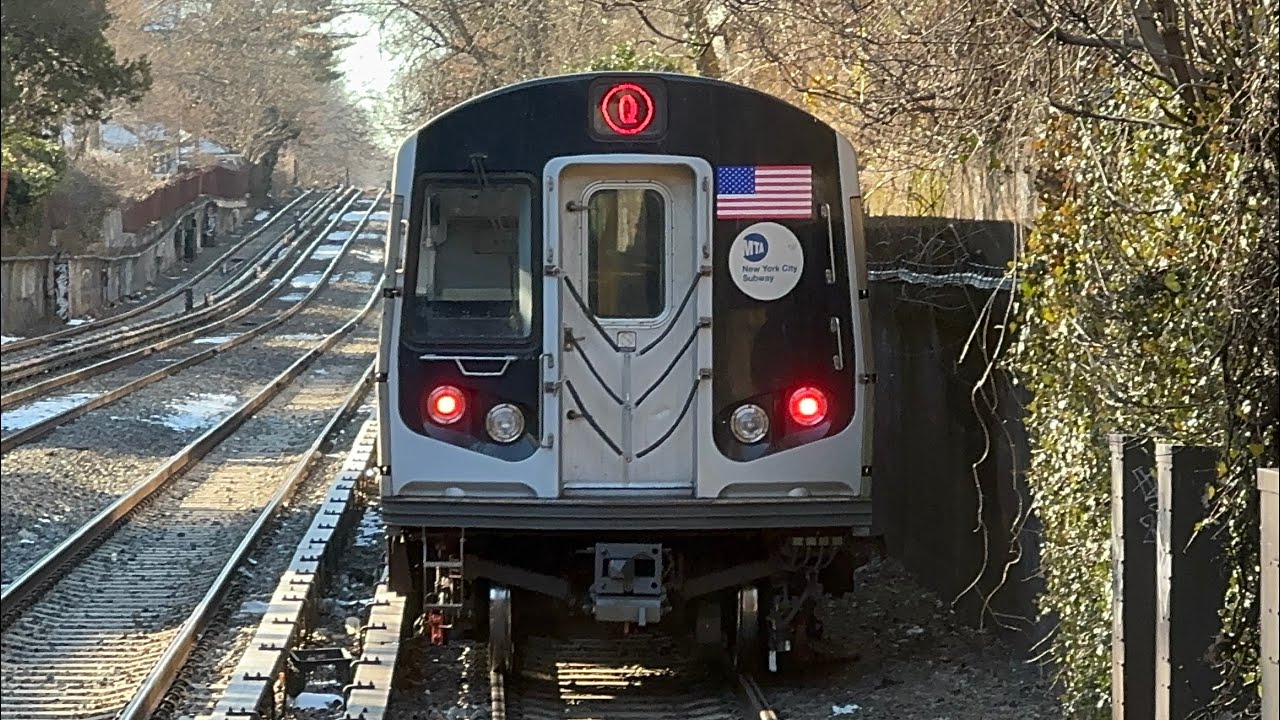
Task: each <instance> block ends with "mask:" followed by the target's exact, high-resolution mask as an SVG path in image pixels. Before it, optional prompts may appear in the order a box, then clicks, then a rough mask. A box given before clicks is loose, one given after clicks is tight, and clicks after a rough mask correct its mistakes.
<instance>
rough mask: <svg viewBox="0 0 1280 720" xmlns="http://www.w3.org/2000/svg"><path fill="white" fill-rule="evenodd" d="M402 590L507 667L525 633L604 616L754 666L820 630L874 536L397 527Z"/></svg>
mask: <svg viewBox="0 0 1280 720" xmlns="http://www.w3.org/2000/svg"><path fill="white" fill-rule="evenodd" d="M388 538H390V539H389V547H388V554H389V558H390V571H389V573H390V577H389V582H390V585H391V589H392V590H393V591H395V592H397V593H402V594H405V595H407V596H408V597H409V598H410V602H411V603H412V605H413V611H414V615H415V616H416V617H417V618H418V628H419V630H420V631H421V632H423V633H424V634H427V635H429V636H430V638H431V641H432V642H433V643H436V644H445V643H447V642H448V641H449V640H450V638H468V639H475V640H480V641H484V642H487V643H488V646H489V658H490V664H491V665H492V669H494V670H498V671H507V670H509V669H510V667H509V666H510V665H511V663H512V662H513V658H514V657H515V652H514V648H515V646H516V644H517V643H518V638H519V637H522V636H524V635H529V634H537V635H547V634H556V633H557V632H558V630H559V628H560V627H561V626H565V627H567V626H568V624H569V623H573V624H575V625H578V626H580V625H581V623H582V621H584V620H586V621H593V622H594V624H595V625H596V627H597V628H598V629H599V631H600V632H604V633H632V632H644V631H645V629H646V628H649V627H652V626H660V627H661V628H662V629H663V630H665V631H666V632H669V633H676V634H687V635H689V636H692V637H693V638H694V639H695V640H696V642H697V643H698V644H700V645H705V646H707V647H708V649H714V650H716V651H723V650H725V649H728V650H729V651H730V652H731V654H732V656H733V657H734V658H735V661H736V663H737V665H738V666H739V668H740V669H743V670H768V671H771V672H774V671H777V670H778V667H779V664H780V663H781V662H782V658H783V657H791V658H794V659H795V660H803V659H804V658H805V657H806V656H807V654H808V643H809V641H810V640H812V639H814V638H817V637H820V635H821V631H822V628H821V623H820V620H819V617H818V614H817V609H818V606H819V602H820V600H821V599H822V597H823V596H824V595H840V594H843V593H847V592H849V591H851V590H852V589H853V579H854V573H853V570H854V568H855V567H857V565H859V564H861V563H862V562H863V561H864V559H865V558H867V557H868V555H869V553H871V552H873V546H872V544H871V543H870V541H869V539H868V538H866V537H862V536H855V535H854V534H852V533H849V532H848V531H845V532H840V531H839V530H835V529H832V528H816V529H811V530H805V531H799V532H793V531H785V530H752V531H702V532H682V533H671V532H664V533H643V532H635V531H611V532H581V531H576V532H559V533H553V532H512V531H491V530H475V529H471V530H462V529H438V528H390V529H389V533H388Z"/></svg>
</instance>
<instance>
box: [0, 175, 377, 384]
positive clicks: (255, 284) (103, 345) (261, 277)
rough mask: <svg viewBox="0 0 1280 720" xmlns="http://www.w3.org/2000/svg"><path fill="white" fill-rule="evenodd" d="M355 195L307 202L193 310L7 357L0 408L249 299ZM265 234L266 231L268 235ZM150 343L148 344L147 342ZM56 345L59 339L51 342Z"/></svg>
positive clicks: (100, 368)
mask: <svg viewBox="0 0 1280 720" xmlns="http://www.w3.org/2000/svg"><path fill="white" fill-rule="evenodd" d="M358 195H359V193H358V192H355V194H351V193H350V192H346V193H339V194H336V195H333V196H330V197H326V198H324V199H322V201H321V202H319V203H317V205H315V206H312V207H311V208H309V209H308V210H307V211H306V212H305V213H304V214H303V216H302V217H300V218H299V221H298V223H296V224H295V226H293V227H290V228H288V229H286V230H285V231H284V232H282V233H280V234H279V235H278V236H275V237H274V239H272V240H270V241H269V242H266V243H263V246H262V247H261V248H260V249H259V250H258V252H257V254H256V255H255V256H254V257H252V258H251V259H249V260H247V261H245V262H243V263H242V264H241V267H240V268H239V269H238V271H237V272H236V273H235V274H234V275H233V276H232V278H231V279H230V280H228V281H225V282H223V283H222V284H221V285H220V286H218V287H216V288H213V289H211V290H209V291H208V292H207V297H205V298H201V300H200V302H204V301H205V300H206V299H207V300H208V302H207V304H204V305H203V306H201V307H199V308H195V309H193V310H192V311H191V312H179V313H173V314H167V315H161V316H159V317H156V318H153V319H151V320H148V321H146V322H142V323H138V324H136V325H129V326H124V327H118V328H107V329H104V330H103V331H102V332H99V333H96V334H91V335H90V336H88V337H83V338H75V339H73V340H71V341H70V342H68V343H67V344H65V345H61V346H56V347H52V348H40V349H39V351H37V352H35V353H31V354H29V355H28V356H25V357H21V358H12V357H11V358H6V359H5V362H4V364H3V369H2V370H0V386H3V387H4V390H5V392H4V395H3V396H0V408H7V407H9V406H11V405H13V404H14V403H16V402H21V401H23V400H27V399H30V398H31V397H36V396H38V395H40V394H43V393H45V392H48V391H50V390H53V389H56V388H58V387H61V386H63V385H65V384H67V383H68V382H74V381H75V380H77V379H83V377H85V376H91V375H92V374H93V373H95V372H105V371H106V370H109V369H113V368H115V367H120V366H121V365H123V364H127V363H128V362H132V361H134V360H136V359H137V358H139V357H144V356H146V355H147V354H149V353H150V352H153V351H154V349H156V348H158V347H160V346H161V345H162V343H156V342H155V341H156V339H157V338H164V337H166V336H172V335H174V334H176V333H181V332H182V331H183V330H187V329H189V328H192V327H195V326H198V325H200V324H201V323H203V322H208V321H210V320H215V319H216V318H218V317H219V316H221V315H223V314H225V313H227V312H230V311H231V310H232V309H233V308H235V307H236V306H237V305H238V304H239V303H242V302H245V301H247V300H249V299H250V298H251V297H252V294H253V293H254V292H255V291H257V290H259V289H261V288H263V287H265V286H266V284H267V282H268V281H269V279H270V276H271V274H272V273H273V272H275V271H277V270H278V269H279V268H280V267H281V265H282V264H283V263H284V262H285V261H286V260H287V259H288V257H289V256H290V255H291V254H292V252H291V251H292V250H293V249H296V244H295V243H294V241H295V240H296V239H298V238H299V237H301V236H303V235H304V234H305V233H306V232H307V231H308V230H311V229H314V227H315V225H316V224H317V223H319V222H321V221H323V219H324V218H325V217H326V214H327V212H329V211H331V210H332V208H333V207H334V205H335V203H339V202H341V201H342V200H343V199H347V202H348V204H349V203H350V202H351V201H353V200H354V199H355V198H356V197H358ZM263 237H266V235H264V236H263ZM215 267H217V266H216V265H214V266H211V267H210V268H207V270H208V271H209V272H210V273H211V272H212V270H213V269H214V268H215ZM206 280H216V278H211V277H206V278H203V279H202V280H201V282H203V281H206ZM148 343H151V344H150V345H148ZM55 345H57V344H56V343H55ZM139 346H144V347H142V348H141V349H140V350H137V351H135V352H132V353H127V354H125V355H117V356H115V357H112V358H110V359H109V360H106V361H104V362H100V363H97V364H95V365H91V366H90V367H88V368H84V369H83V370H81V371H76V372H71V373H67V374H66V375H63V376H60V377H57V378H53V379H52V380H46V381H42V382H35V383H34V384H27V385H25V386H24V385H23V383H26V382H30V381H31V380H32V379H34V378H39V377H41V376H44V375H47V374H49V373H51V372H53V371H55V370H61V369H65V368H68V367H70V366H73V365H76V364H81V363H85V362H89V361H92V360H95V359H97V358H100V357H103V356H105V355H111V354H113V353H118V352H121V351H125V350H129V349H131V348H137V347H139Z"/></svg>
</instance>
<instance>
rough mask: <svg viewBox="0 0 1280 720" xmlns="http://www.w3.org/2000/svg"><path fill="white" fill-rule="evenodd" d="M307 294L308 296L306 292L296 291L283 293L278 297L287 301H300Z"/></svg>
mask: <svg viewBox="0 0 1280 720" xmlns="http://www.w3.org/2000/svg"><path fill="white" fill-rule="evenodd" d="M306 296H307V294H306V293H300V292H296V293H289V294H288V295H281V296H280V297H279V298H278V299H280V300H283V301H285V302H299V301H301V300H302V298H304V297H306Z"/></svg>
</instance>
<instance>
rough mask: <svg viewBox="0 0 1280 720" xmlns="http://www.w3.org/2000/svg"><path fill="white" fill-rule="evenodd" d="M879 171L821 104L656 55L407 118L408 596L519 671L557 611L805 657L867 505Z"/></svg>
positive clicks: (388, 384)
mask: <svg viewBox="0 0 1280 720" xmlns="http://www.w3.org/2000/svg"><path fill="white" fill-rule="evenodd" d="M857 173H858V166H857V161H856V159H855V153H854V149H853V147H852V146H851V145H850V143H849V142H848V141H847V140H846V139H845V138H843V137H842V136H841V135H839V134H838V133H836V132H835V131H834V130H833V129H832V128H831V127H829V126H827V125H825V124H823V123H822V122H820V121H818V120H817V119H816V118H814V117H812V116H811V115H809V114H807V113H805V112H803V111H801V110H799V109H797V108H795V107H793V106H791V105H788V104H786V103H784V102H782V101H780V100H778V99H776V98H773V97H770V96H768V95H765V94H762V93H759V92H756V91H754V90H750V89H747V88H743V87H740V86H735V85H732V84H728V83H724V82H719V81H712V80H707V79H703V78H695V77H686V76H681V75H670V74H658V73H630V74H618V73H589V74H579V75H569V76H562V77H552V78H545V79H540V80H536V81H532V82H526V83H522V84H518V85H514V86H510V87H506V88H503V89H500V90H497V91H494V92H491V93H488V94H486V95H482V96H480V97H477V98H474V99H472V100H470V101H468V102H465V103H463V104H461V105H458V106H456V107H454V108H453V109H451V110H449V111H447V112H445V113H443V114H441V115H439V116H437V117H435V118H433V119H432V120H431V121H430V122H428V123H427V124H426V125H425V126H423V127H422V128H421V129H420V130H418V131H417V132H416V133H414V134H413V135H412V136H411V137H409V138H408V139H407V140H406V141H405V142H404V144H403V145H402V146H401V148H400V150H399V154H398V156H397V159H396V166H395V174H394V179H393V185H394V194H395V201H396V204H395V208H396V210H395V216H394V217H393V222H392V223H391V231H390V232H389V235H388V244H387V254H386V277H385V280H384V282H385V289H384V296H385V297H386V298H387V305H386V308H385V313H384V316H383V323H384V324H383V328H382V334H381V345H380V351H379V356H378V366H377V372H378V375H377V378H378V381H379V383H380V385H379V394H378V418H379V423H380V424H379V446H378V457H379V460H378V466H379V468H378V469H379V472H380V473H381V502H382V509H383V512H384V520H385V522H386V524H387V527H388V538H389V548H388V552H389V561H390V568H391V569H390V583H391V585H392V588H393V589H395V590H396V591H398V592H404V593H412V596H413V597H415V598H420V599H421V605H420V609H421V613H422V615H421V617H422V618H423V619H424V620H425V621H426V622H427V623H428V624H430V625H432V626H434V629H435V630H437V631H440V630H441V629H442V627H443V626H454V624H455V623H459V622H460V623H461V624H462V625H464V626H469V627H473V628H475V629H476V630H477V632H479V634H480V635H487V637H488V641H489V645H490V650H491V653H490V655H491V659H492V662H493V664H494V665H495V666H496V667H497V668H499V669H505V667H506V666H507V665H508V664H509V663H510V662H511V658H512V648H513V642H514V638H515V637H516V633H517V631H520V632H521V633H523V631H531V632H537V631H539V629H540V626H544V625H546V624H547V623H550V622H552V621H551V619H550V618H552V617H554V614H552V613H549V612H548V610H549V609H550V608H559V609H560V610H562V611H565V612H566V616H568V615H570V614H573V613H582V614H583V615H587V616H593V617H594V618H595V619H596V620H599V621H602V622H612V623H629V624H631V626H633V627H634V626H644V625H655V624H663V625H668V624H670V625H679V624H684V626H685V627H687V628H688V629H691V630H692V631H694V632H695V633H696V636H697V638H698V639H699V641H701V642H706V643H719V644H721V645H722V646H724V647H732V648H734V649H735V652H736V654H737V657H738V658H739V659H740V660H741V661H743V662H750V663H757V662H768V663H769V664H770V665H775V664H776V660H777V654H778V653H781V652H786V651H789V650H792V649H794V648H796V647H798V644H800V643H802V642H803V639H804V637H805V636H806V635H808V634H811V633H812V632H813V631H814V628H813V624H814V618H813V617H812V608H813V607H814V604H815V602H814V601H815V600H817V599H818V597H819V596H820V595H821V594H822V593H824V592H832V591H843V590H846V589H847V586H848V584H849V583H850V582H851V573H850V572H849V569H850V565H849V563H848V562H847V560H842V558H844V557H846V556H847V555H848V551H849V548H850V546H851V545H853V544H854V543H855V542H856V541H857V538H859V537H862V536H865V535H867V534H868V533H869V530H870V525H871V522H870V521H871V478H870V476H871V427H872V418H871V410H872V382H873V381H874V374H873V372H872V367H871V349H870V346H869V341H870V333H869V327H868V316H867V299H866V298H867V293H866V287H867V285H866V271H865V262H864V257H863V239H862V226H861V222H862V220H861V198H860V193H859V189H858V177H857ZM513 598H514V600H513ZM535 607H536V608H538V611H537V612H528V611H529V609H530V608H535ZM441 634H442V633H441V632H437V637H439V636H440V635H441Z"/></svg>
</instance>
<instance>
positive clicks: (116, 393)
mask: <svg viewBox="0 0 1280 720" xmlns="http://www.w3.org/2000/svg"><path fill="white" fill-rule="evenodd" d="M382 195H383V191H379V193H378V195H377V196H376V197H375V198H374V203H373V205H370V206H369V210H368V211H367V212H365V214H364V216H363V217H361V218H360V219H359V220H358V221H356V229H355V230H353V231H352V233H351V236H350V237H349V238H347V240H346V241H345V242H344V243H343V244H342V247H341V248H340V249H339V251H338V253H337V254H336V255H335V256H334V257H333V259H332V260H331V261H330V262H329V264H328V265H327V266H326V267H325V269H324V271H323V272H322V273H321V274H320V277H319V279H318V280H317V282H316V284H315V286H314V287H312V288H311V289H310V290H309V291H307V294H306V295H304V296H303V297H302V298H301V299H300V300H298V301H297V302H296V303H295V304H294V305H292V306H291V307H289V308H288V309H287V310H285V311H284V312H282V313H280V314H278V315H276V316H275V317H273V318H271V319H270V320H268V321H266V322H264V323H262V324H260V325H257V326H256V327H253V328H251V329H250V330H248V331H246V332H244V333H241V334H240V335H237V336H236V337H234V338H231V339H230V340H227V341H226V342H223V343H221V344H218V345H215V346H213V347H211V348H209V349H207V350H202V351H200V352H199V353H196V354H195V355H192V356H191V357H188V358H184V359H183V360H180V361H178V362H176V363H172V364H170V365H166V366H164V367H162V368H160V369H159V370H156V371H154V372H151V373H148V374H146V375H143V376H142V377H140V378H136V379H134V380H132V381H130V382H128V383H126V384H124V385H121V386H120V387H118V388H116V389H115V390H111V391H109V392H105V393H102V394H101V395H98V396H96V397H94V398H92V399H90V400H87V401H85V402H83V403H81V404H79V405H75V406H74V407H70V408H67V409H66V410H64V411H62V412H60V413H58V414H56V415H52V416H50V417H47V418H45V419H43V420H41V421H39V422H36V423H33V424H31V425H28V426H27V427H24V428H22V429H21V430H17V431H15V432H12V433H10V434H9V435H6V436H4V437H3V438H0V453H6V452H9V451H10V450H12V449H13V448H15V447H18V446H20V445H23V444H25V443H29V442H31V441H32V440H36V439H39V438H41V437H44V436H45V435H48V434H49V433H51V432H53V431H54V430H55V429H57V428H59V427H61V426H62V425H65V424H67V423H69V422H71V421H73V420H76V419H78V418H80V417H83V416H84V415H87V414H88V413H90V412H92V411H94V410H97V409H98V408H100V407H103V406H105V405H109V404H111V403H113V402H115V401H117V400H119V399H121V398H124V397H127V396H129V395H132V394H133V393H135V392H137V391H138V390H141V389H142V388H144V387H147V386H148V385H151V384H153V383H157V382H159V381H161V380H164V379H166V378H170V377H173V376H174V375H177V374H178V373H180V372H182V371H183V370H186V369H187V368H190V367H193V366H195V365H199V364H201V363H203V362H205V361H207V360H210V359H212V358H213V357H215V356H217V355H220V354H222V353H224V352H226V351H228V350H230V349H232V348H234V347H236V346H238V345H242V344H244V343H246V342H248V341H250V340H252V339H253V338H255V337H258V336H260V335H262V334H263V333H265V332H267V331H269V330H271V329H272V328H275V327H277V326H278V325H280V324H281V323H283V322H285V321H286V320H288V319H289V318H291V317H293V316H294V315H296V314H298V313H299V312H301V311H302V310H303V309H304V308H305V307H306V306H307V305H308V304H309V303H310V302H311V300H312V299H314V298H315V296H316V295H317V294H318V293H319V292H320V291H321V290H322V289H323V288H324V284H325V283H326V282H327V281H328V280H329V278H330V277H331V276H332V275H333V272H334V270H336V269H337V266H338V263H339V262H340V261H341V260H342V259H343V258H344V257H345V256H346V255H347V253H348V251H349V250H350V249H351V245H352V244H353V243H354V242H355V240H356V238H357V236H358V234H359V233H360V231H361V229H362V228H363V227H364V226H365V225H366V224H367V223H368V221H369V217H370V216H371V215H373V212H374V209H375V208H376V207H377V206H378V202H379V201H380V200H381V199H382ZM322 237H323V236H322ZM322 242H323V240H320V241H317V242H316V243H314V244H313V245H312V246H311V247H309V248H308V249H307V250H306V251H305V252H304V253H303V255H302V256H301V257H300V258H299V259H298V261H297V262H296V263H294V265H293V267H291V268H289V270H288V273H287V274H286V275H285V277H284V278H283V279H282V280H281V282H280V284H279V285H277V286H276V288H275V289H273V290H272V291H271V292H269V293H267V294H266V295H264V296H262V297H261V298H259V299H258V300H256V301H254V302H253V304H251V305H250V306H248V307H246V308H244V309H243V310H241V311H239V312H237V313H236V314H235V315H232V316H229V317H227V318H223V319H222V320H219V321H217V322H216V323H215V324H216V325H217V326H219V327H221V326H223V325H226V324H227V323H230V322H233V321H235V320H237V319H239V318H241V317H243V316H244V315H246V314H248V313H249V312H252V311H254V310H257V309H259V308H261V307H262V306H263V305H265V304H266V303H267V302H269V301H270V300H271V298H273V297H274V296H275V295H277V294H278V293H280V292H281V291H282V290H283V289H284V287H285V283H284V281H285V280H288V279H289V278H291V277H293V276H295V275H296V274H297V273H298V271H299V270H300V269H301V267H302V265H303V264H305V263H307V262H309V261H311V260H313V258H312V256H313V255H314V254H315V250H316V249H318V248H319V245H320V244H321V243H322ZM207 330H209V326H206V327H202V328H198V329H196V330H194V331H191V332H188V333H185V334H184V335H182V336H179V337H188V336H192V335H193V334H194V335H201V334H204V333H205V332H206V331H207Z"/></svg>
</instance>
